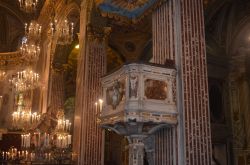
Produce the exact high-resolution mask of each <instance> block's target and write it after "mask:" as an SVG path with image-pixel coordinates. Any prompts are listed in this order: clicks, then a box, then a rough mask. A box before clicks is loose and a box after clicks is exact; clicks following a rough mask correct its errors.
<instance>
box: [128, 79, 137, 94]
mask: <svg viewBox="0 0 250 165" xmlns="http://www.w3.org/2000/svg"><path fill="white" fill-rule="evenodd" d="M137 88H138V78H137V76H133V75H132V76H130V79H129V97H130V98H137Z"/></svg>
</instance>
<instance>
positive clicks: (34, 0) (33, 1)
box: [19, 0, 38, 13]
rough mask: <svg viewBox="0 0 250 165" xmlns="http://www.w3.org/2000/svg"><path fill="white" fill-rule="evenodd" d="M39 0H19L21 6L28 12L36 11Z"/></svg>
mask: <svg viewBox="0 0 250 165" xmlns="http://www.w3.org/2000/svg"><path fill="white" fill-rule="evenodd" d="M37 4H38V0H19V7H20V9H21V10H22V11H24V12H26V13H34V12H35V11H36V8H37Z"/></svg>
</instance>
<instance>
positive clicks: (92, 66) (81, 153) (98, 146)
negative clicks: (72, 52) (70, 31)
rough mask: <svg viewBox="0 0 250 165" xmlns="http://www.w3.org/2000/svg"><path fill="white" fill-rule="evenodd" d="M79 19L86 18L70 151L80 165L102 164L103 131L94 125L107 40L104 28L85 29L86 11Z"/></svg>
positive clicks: (80, 38)
mask: <svg viewBox="0 0 250 165" xmlns="http://www.w3.org/2000/svg"><path fill="white" fill-rule="evenodd" d="M81 17H84V18H85V19H84V20H81V21H82V22H81V27H82V28H83V29H81V32H80V36H79V41H80V50H81V51H80V55H79V59H78V68H77V82H76V83H77V84H76V88H77V90H76V109H75V121H74V137H73V138H74V139H73V151H74V152H75V153H76V154H77V155H78V164H79V165H101V164H102V162H103V146H104V145H103V143H104V141H103V130H102V129H101V128H100V127H99V126H98V125H97V114H96V110H95V102H96V101H97V100H98V99H99V98H101V97H102V87H101V81H100V78H101V77H102V76H104V74H105V73H106V40H105V39H106V37H105V33H104V29H102V30H101V31H98V32H96V31H95V30H96V29H92V28H90V27H89V26H88V28H87V18H88V12H87V8H84V9H83V10H82V11H81ZM99 30H100V29H99ZM94 31H95V32H94ZM100 33H101V34H100ZM96 34H98V35H96ZM102 34H103V35H102Z"/></svg>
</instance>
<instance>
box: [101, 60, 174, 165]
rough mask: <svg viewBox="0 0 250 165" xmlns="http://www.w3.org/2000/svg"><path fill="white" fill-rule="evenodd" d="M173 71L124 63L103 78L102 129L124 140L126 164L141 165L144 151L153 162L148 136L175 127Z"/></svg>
mask: <svg viewBox="0 0 250 165" xmlns="http://www.w3.org/2000/svg"><path fill="white" fill-rule="evenodd" d="M175 80H176V70H175V68H173V67H172V68H171V67H165V66H163V65H155V64H141V63H140V64H137V63H132V64H127V65H124V66H123V67H122V68H120V69H119V70H117V71H115V72H113V73H111V74H109V75H107V76H105V77H103V78H102V87H103V94H104V97H103V99H104V101H103V108H102V110H101V112H100V116H99V119H100V120H99V124H100V126H101V127H102V128H105V129H110V130H112V131H114V132H116V133H118V134H120V135H124V136H126V137H127V139H128V141H129V164H130V165H143V158H144V150H145V151H146V152H147V159H148V161H150V162H151V163H150V164H152V163H153V153H152V150H153V147H152V146H153V143H154V140H153V138H152V136H151V135H153V134H154V132H155V131H157V130H158V129H160V128H162V127H173V126H175V125H176V124H177V115H178V113H177V109H176V98H175V97H176V95H175V91H176V90H175V86H176V85H175Z"/></svg>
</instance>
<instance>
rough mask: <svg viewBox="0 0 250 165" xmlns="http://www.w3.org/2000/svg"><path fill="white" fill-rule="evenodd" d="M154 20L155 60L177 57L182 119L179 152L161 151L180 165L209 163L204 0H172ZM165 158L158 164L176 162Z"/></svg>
mask: <svg viewBox="0 0 250 165" xmlns="http://www.w3.org/2000/svg"><path fill="white" fill-rule="evenodd" d="M152 21H153V58H152V62H155V63H161V64H164V63H165V62H166V59H170V60H174V61H175V65H176V68H177V72H178V75H177V83H176V89H177V91H176V94H177V95H176V98H177V107H178V111H179V122H178V127H177V130H176V135H177V136H176V137H175V139H176V140H177V146H178V152H177V153H176V154H173V155H169V154H168V152H169V151H170V152H171V148H169V149H167V150H165V149H164V148H162V150H159V148H158V151H159V154H161V155H162V156H166V157H167V158H166V159H167V160H169V159H175V156H177V157H178V164H187V165H201V164H202V165H209V164H211V135H210V116H209V110H208V87H207V62H206V52H205V33H204V30H205V27H204V15H203V1H202V0H169V1H167V3H165V4H163V5H162V6H161V7H160V8H159V9H158V10H156V11H155V12H154V14H153V18H152ZM165 131H167V130H165ZM170 132H171V131H170ZM170 132H169V133H170ZM162 134H163V135H161V133H159V134H158V135H156V136H159V137H158V139H161V138H167V137H170V138H174V136H173V137H171V136H169V135H167V137H164V132H163V133H162ZM173 135H174V134H173ZM156 139H157V138H156ZM169 142H171V141H166V143H169ZM160 143H162V142H160ZM163 143H164V142H163ZM164 144H165V143H164ZM164 144H162V145H164ZM162 145H160V146H159V147H162ZM170 146H171V143H170ZM156 147H157V146H156ZM166 147H168V146H167V145H166ZM156 150H157V148H156ZM168 155H169V156H168ZM157 159H159V160H157ZM160 159H162V160H160ZM164 159H165V158H156V161H159V162H160V163H158V164H159V165H162V164H164V165H166V164H167V165H172V164H175V162H174V161H173V162H170V163H168V162H167V160H166V161H165V160H164ZM162 161H165V162H162ZM176 163H177V162H176ZM156 165H157V164H156Z"/></svg>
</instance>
